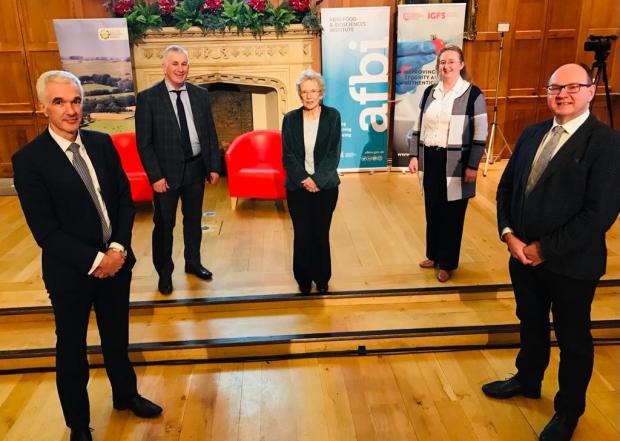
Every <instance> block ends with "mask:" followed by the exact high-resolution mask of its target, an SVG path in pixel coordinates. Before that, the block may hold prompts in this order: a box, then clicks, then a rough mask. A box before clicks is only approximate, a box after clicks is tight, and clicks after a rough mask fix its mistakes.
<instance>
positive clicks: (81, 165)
mask: <svg viewBox="0 0 620 441" xmlns="http://www.w3.org/2000/svg"><path fill="white" fill-rule="evenodd" d="M69 150H70V151H71V153H73V159H72V160H71V163H72V164H73V167H74V168H75V171H77V172H78V175H80V178H82V181H83V182H84V185H85V186H86V189H87V190H88V193H90V197H91V198H92V200H93V203H94V204H95V208H96V209H97V212H98V213H99V219H100V220H101V231H102V232H103V243H108V241H109V240H110V237H112V228H111V226H110V225H108V223H107V222H106V221H105V217H104V216H103V208H102V207H101V204H100V203H99V198H98V197H97V191H96V190H95V185H94V184H93V180H92V178H91V177H90V173H89V172H88V166H87V165H86V161H84V158H82V156H80V145H79V144H77V143H75V142H72V143H71V145H70V146H69Z"/></svg>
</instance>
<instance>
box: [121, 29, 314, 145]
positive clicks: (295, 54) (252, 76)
mask: <svg viewBox="0 0 620 441" xmlns="http://www.w3.org/2000/svg"><path fill="white" fill-rule="evenodd" d="M314 38H315V35H314V34H311V33H308V32H306V31H305V30H304V29H303V28H302V27H301V25H292V26H291V27H290V28H289V30H288V31H287V32H286V33H284V34H282V35H276V33H275V32H274V31H267V32H266V33H265V34H264V35H262V36H261V37H260V38H258V37H254V36H252V35H251V34H247V33H246V34H237V33H234V32H225V33H215V34H206V35H205V34H204V33H203V32H202V31H201V30H200V29H198V28H190V29H189V30H187V31H185V32H183V33H180V32H179V31H178V30H177V29H173V28H164V29H163V30H161V31H149V32H148V34H147V35H146V37H145V38H144V40H143V42H141V43H139V44H135V45H134V46H133V61H134V69H135V72H134V78H135V82H136V88H137V90H138V91H140V90H143V89H145V88H147V87H149V86H150V85H152V84H154V83H155V82H157V81H160V80H161V79H162V68H161V53H162V51H163V49H164V48H166V47H167V46H169V45H171V44H179V45H181V46H183V47H184V48H185V49H187V51H188V53H189V59H190V71H189V80H190V81H191V82H192V83H194V84H198V85H201V86H203V87H207V88H208V89H210V90H214V91H217V93H214V94H213V95H214V98H215V101H216V103H215V104H214V105H215V106H218V105H222V106H224V107H222V108H221V109H219V110H214V114H216V113H217V114H220V115H222V116H221V117H217V119H219V120H220V121H216V124H219V125H220V128H219V129H218V134H222V135H224V138H223V139H222V140H221V141H220V143H221V144H222V147H224V148H225V147H226V146H227V144H228V142H229V141H230V140H231V139H230V138H231V137H233V136H234V133H233V134H228V135H226V134H225V133H226V130H224V129H227V130H228V129H229V128H230V120H229V121H228V122H227V121H226V118H236V117H235V115H236V114H237V112H243V111H244V109H246V111H247V108H248V107H249V108H250V111H251V113H252V115H251V122H252V128H253V129H263V128H280V125H281V123H282V116H283V115H284V114H285V113H286V112H288V111H289V110H292V109H295V108H297V107H299V106H300V105H301V102H300V100H299V97H298V95H297V91H296V89H295V81H296V80H297V78H298V77H299V73H300V72H301V71H302V70H304V69H308V68H310V66H311V64H312V42H313V39H314ZM226 91H230V92H231V94H230V95H229V96H228V97H226V93H225V92H226ZM221 92H224V93H223V94H222V93H221ZM239 93H241V95H239ZM244 93H245V94H246V95H247V96H246V97H245V98H243V96H242V95H243V94H244ZM248 102H249V103H250V104H249V106H248ZM218 103H219V104H218ZM248 118H249V117H247V115H246V116H243V115H242V114H239V121H236V122H238V123H239V125H240V127H241V129H242V130H243V131H248V130H247V128H248V121H247V120H248ZM222 126H223V127H222ZM234 131H235V130H233V132H234ZM228 132H230V130H228Z"/></svg>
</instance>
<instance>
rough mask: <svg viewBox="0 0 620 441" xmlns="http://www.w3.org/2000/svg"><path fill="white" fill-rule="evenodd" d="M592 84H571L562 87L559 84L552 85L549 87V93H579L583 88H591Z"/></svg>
mask: <svg viewBox="0 0 620 441" xmlns="http://www.w3.org/2000/svg"><path fill="white" fill-rule="evenodd" d="M591 85H592V84H581V83H570V84H565V85H563V86H560V85H558V84H550V85H548V86H547V93H548V94H549V95H558V94H559V93H560V92H561V91H562V89H566V92H568V93H571V94H572V93H577V92H579V91H580V90H581V88H582V87H590V86H591Z"/></svg>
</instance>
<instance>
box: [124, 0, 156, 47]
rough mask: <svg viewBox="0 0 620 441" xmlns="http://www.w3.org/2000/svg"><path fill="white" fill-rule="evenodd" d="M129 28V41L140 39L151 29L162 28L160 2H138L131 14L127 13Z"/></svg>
mask: <svg viewBox="0 0 620 441" xmlns="http://www.w3.org/2000/svg"><path fill="white" fill-rule="evenodd" d="M126 18H127V28H128V29H129V41H130V42H132V43H133V42H135V41H138V40H139V39H140V38H142V36H143V35H144V33H145V32H146V31H148V30H149V29H161V25H162V22H161V15H160V14H159V4H158V3H157V2H154V3H152V4H148V3H144V2H140V3H136V4H135V6H134V7H133V9H132V10H131V12H130V13H129V15H127V17H126Z"/></svg>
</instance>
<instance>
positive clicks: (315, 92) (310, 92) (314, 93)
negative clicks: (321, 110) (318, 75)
mask: <svg viewBox="0 0 620 441" xmlns="http://www.w3.org/2000/svg"><path fill="white" fill-rule="evenodd" d="M319 92H320V90H316V89H312V90H302V91H301V92H299V94H300V95H316V94H317V93H319Z"/></svg>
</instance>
